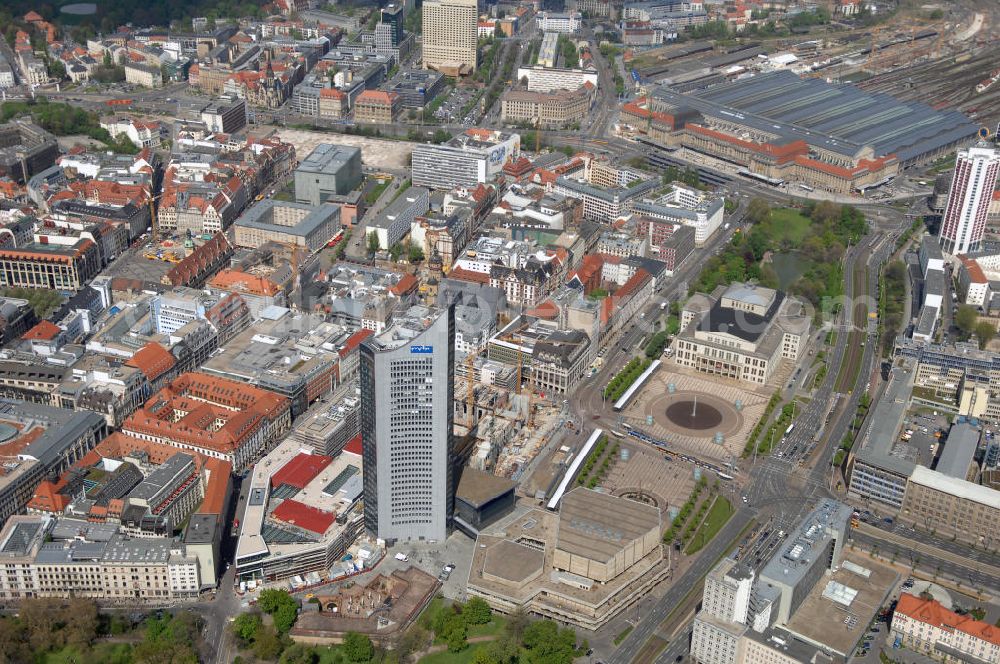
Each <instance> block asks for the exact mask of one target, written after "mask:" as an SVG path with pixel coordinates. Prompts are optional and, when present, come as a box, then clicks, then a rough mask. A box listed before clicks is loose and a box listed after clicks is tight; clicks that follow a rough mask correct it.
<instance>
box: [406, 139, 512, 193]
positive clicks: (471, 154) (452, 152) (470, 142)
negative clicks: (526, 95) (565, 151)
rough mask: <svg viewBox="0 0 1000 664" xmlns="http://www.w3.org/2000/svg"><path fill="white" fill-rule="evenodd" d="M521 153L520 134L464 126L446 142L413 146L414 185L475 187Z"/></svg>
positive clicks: (494, 174)
mask: <svg viewBox="0 0 1000 664" xmlns="http://www.w3.org/2000/svg"><path fill="white" fill-rule="evenodd" d="M520 154H521V136H520V135H519V134H508V133H506V132H501V131H495V130H492V129H467V130H466V131H465V132H463V133H461V134H459V135H458V136H456V137H455V138H453V139H451V140H450V141H448V142H447V143H442V144H441V145H432V144H429V143H425V144H421V145H415V146H414V147H413V184H414V185H416V186H420V187H431V188H433V189H454V188H456V187H475V186H476V185H477V184H481V183H482V184H485V183H488V182H492V181H493V180H494V179H495V178H497V177H498V176H500V175H501V173H502V172H503V167H504V166H505V165H506V164H507V163H508V162H510V161H516V160H517V158H518V157H519V156H520Z"/></svg>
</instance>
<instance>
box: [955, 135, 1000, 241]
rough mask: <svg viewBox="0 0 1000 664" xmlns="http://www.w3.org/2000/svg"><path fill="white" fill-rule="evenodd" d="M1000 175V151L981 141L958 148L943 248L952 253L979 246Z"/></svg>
mask: <svg viewBox="0 0 1000 664" xmlns="http://www.w3.org/2000/svg"><path fill="white" fill-rule="evenodd" d="M998 174H1000V151H998V150H997V149H996V148H993V147H991V146H990V145H989V144H987V143H985V142H981V143H979V144H978V145H976V146H975V147H971V148H968V149H965V150H959V151H958V157H957V158H956V159H955V174H954V175H953V176H952V180H951V190H950V192H949V193H948V203H947V205H946V206H945V210H944V216H943V217H942V220H941V249H942V250H944V252H945V253H947V254H951V255H953V256H956V255H959V254H967V253H969V252H970V251H976V250H978V249H979V248H980V245H981V244H982V241H983V231H984V230H985V229H986V216H987V214H988V213H989V209H990V201H991V200H992V199H993V191H994V189H996V183H997V175H998Z"/></svg>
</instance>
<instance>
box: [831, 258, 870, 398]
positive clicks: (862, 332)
mask: <svg viewBox="0 0 1000 664" xmlns="http://www.w3.org/2000/svg"><path fill="white" fill-rule="evenodd" d="M867 254H868V251H867V250H866V251H865V252H864V253H863V254H862V255H861V256H860V257H859V258H858V260H857V261H856V262H855V265H856V266H857V269H855V270H854V274H853V275H851V292H849V293H847V296H848V298H849V299H850V301H851V302H852V304H851V320H850V332H849V336H848V340H847V351H846V352H847V355H846V356H845V357H844V361H843V363H842V364H841V369H840V373H838V374H837V383H836V387H835V388H834V389H835V391H836V392H841V393H844V392H850V391H851V390H853V389H854V385H855V383H856V382H857V379H858V372H859V371H860V369H861V359H862V357H864V352H865V347H864V342H865V337H866V327H867V324H868V305H869V303H868V300H867V298H866V297H865V296H866V295H867V294H868V267H867V265H866V263H865V261H866V256H867Z"/></svg>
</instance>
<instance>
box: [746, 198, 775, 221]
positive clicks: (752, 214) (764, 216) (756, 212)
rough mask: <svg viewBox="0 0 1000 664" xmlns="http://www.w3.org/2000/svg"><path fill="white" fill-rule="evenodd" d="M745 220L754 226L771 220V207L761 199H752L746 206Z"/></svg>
mask: <svg viewBox="0 0 1000 664" xmlns="http://www.w3.org/2000/svg"><path fill="white" fill-rule="evenodd" d="M747 219H749V220H750V221H751V222H753V223H755V224H762V223H764V222H765V221H770V220H771V206H770V205H769V204H768V202H767V201H765V200H764V199H763V198H752V199H750V204H749V205H748V206H747Z"/></svg>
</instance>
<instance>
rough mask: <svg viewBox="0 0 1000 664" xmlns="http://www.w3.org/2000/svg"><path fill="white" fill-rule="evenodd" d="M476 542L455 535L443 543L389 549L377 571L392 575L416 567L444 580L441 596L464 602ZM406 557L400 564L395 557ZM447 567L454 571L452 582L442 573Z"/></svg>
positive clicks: (418, 543)
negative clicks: (394, 572)
mask: <svg viewBox="0 0 1000 664" xmlns="http://www.w3.org/2000/svg"><path fill="white" fill-rule="evenodd" d="M475 545H476V543H475V541H474V540H472V539H471V538H469V537H467V536H466V535H463V534H462V533H460V532H458V531H455V532H453V533H452V534H451V535H449V537H448V539H446V540H445V541H443V542H430V541H427V542H403V543H400V544H397V545H396V546H394V547H392V548H391V549H389V551H388V552H387V554H386V556H385V559H384V560H383V561H382V563H381V564H380V565H379V566H378V567H377V568H376V570H377V571H378V572H379V573H381V574H391V573H392V572H393V571H395V570H397V569H406V568H407V567H410V566H411V565H413V566H414V567H418V568H420V569H421V570H423V571H425V572H427V573H428V574H431V575H433V576H435V577H438V578H439V579H440V580H441V584H442V586H441V592H442V593H444V596H445V597H447V598H449V599H456V600H459V601H464V600H466V599H467V597H466V590H465V586H466V582H467V581H468V580H469V567H470V566H471V565H472V553H473V550H474V548H475ZM398 553H402V554H403V555H405V556H406V558H407V559H406V560H398V559H397V558H396V557H395V556H396V554H398ZM446 565H453V566H454V569H453V570H452V571H451V573H450V574H449V575H448V578H441V576H442V575H441V572H442V570H443V569H444V567H445V566H446Z"/></svg>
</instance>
